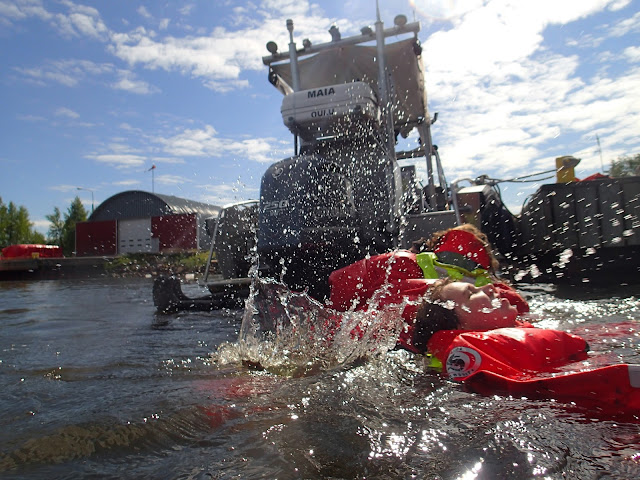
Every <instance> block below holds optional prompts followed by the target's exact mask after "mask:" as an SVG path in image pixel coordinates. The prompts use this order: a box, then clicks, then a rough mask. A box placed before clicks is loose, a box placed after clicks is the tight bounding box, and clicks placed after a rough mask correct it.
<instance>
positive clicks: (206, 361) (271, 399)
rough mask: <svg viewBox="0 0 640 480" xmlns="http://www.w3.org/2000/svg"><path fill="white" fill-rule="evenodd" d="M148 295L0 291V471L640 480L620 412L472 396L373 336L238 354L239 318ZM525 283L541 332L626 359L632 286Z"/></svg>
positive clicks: (81, 287) (634, 432)
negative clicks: (362, 341)
mask: <svg viewBox="0 0 640 480" xmlns="http://www.w3.org/2000/svg"><path fill="white" fill-rule="evenodd" d="M151 286H152V281H151V280H150V279H109V278H93V279H86V280H83V281H80V280H73V281H71V280H62V281H40V282H1V283H0V328H1V329H0V332H1V333H0V391H2V401H1V403H0V452H1V453H0V476H1V477H2V478H27V479H30V478H33V479H35V478H43V479H44V478H47V479H50V478H131V479H134V478H135V479H137V478H154V479H155V478H157V479H192V478H193V479H208V478H225V479H226V478H229V479H231V478H270V479H271V478H279V479H295V478H345V479H351V478H363V479H364V478H368V479H371V478H380V479H382V478H385V479H386V478H441V479H468V478H486V479H495V478H505V479H509V478H514V479H520V480H522V479H527V478H550V479H556V478H557V479H561V478H562V479H564V478H575V479H589V478H629V479H635V478H640V428H639V424H638V422H637V421H635V420H634V419H633V418H625V419H622V420H621V419H619V418H602V417H601V416H599V415H597V414H596V412H591V411H589V410H588V409H584V408H581V407H579V406H572V405H564V404H559V403H558V402H554V401H552V400H549V401H532V400H527V399H521V398H505V397H497V396H495V397H482V396H479V395H476V394H473V393H468V392H465V391H464V389H463V388H462V387H461V386H460V385H458V384H455V383H452V382H450V381H447V380H445V379H443V378H441V377H440V376H439V375H437V374H434V373H433V372H430V371H427V370H425V368H424V365H423V362H422V359H421V358H420V357H414V356H411V355H409V354H407V353H405V352H400V351H396V352H387V351H386V348H385V346H384V345H380V344H376V345H373V344H367V348H369V349H370V350H371V352H372V355H371V356H370V358H369V359H368V360H359V359H358V357H359V355H355V354H354V355H352V354H351V353H353V352H345V349H344V348H342V350H341V351H340V352H336V351H335V350H334V351H332V352H327V351H316V352H315V353H314V355H315V356H314V355H312V356H308V355H307V356H306V357H305V355H306V354H305V351H304V350H303V349H301V350H300V351H296V348H297V347H300V346H301V345H302V344H301V343H300V340H298V341H297V343H296V344H295V345H284V344H279V345H275V346H273V345H272V348H271V350H270V351H269V352H265V351H263V350H261V351H257V350H254V351H246V349H251V348H254V349H257V348H258V347H256V346H253V347H252V346H251V345H249V346H245V347H244V348H245V351H244V353H243V352H242V351H241V349H240V348H239V347H238V346H237V344H236V340H237V338H238V334H239V332H240V327H241V322H242V316H243V312H242V311H216V312H212V313H204V312H187V313H180V314H172V315H158V314H156V312H155V308H154V306H153V303H152V300H151ZM197 290H198V287H197V286H196V285H191V286H187V287H185V291H186V292H187V293H190V294H194V293H196V292H197ZM524 291H525V293H526V294H527V295H528V297H529V300H530V302H531V306H532V313H533V317H534V318H535V319H537V320H540V322H541V324H542V325H543V326H547V327H552V328H559V329H564V330H570V331H575V332H578V333H581V334H584V335H585V336H588V335H589V334H590V332H594V331H597V332H598V335H599V336H600V337H602V335H600V334H601V333H602V332H603V329H602V328H601V326H602V325H603V324H604V325H610V326H611V328H610V333H611V335H609V336H606V337H603V338H601V340H602V341H599V340H598V341H594V339H590V341H591V343H592V347H593V348H594V350H595V351H596V353H597V354H602V355H609V356H611V357H613V358H614V359H619V360H620V361H625V362H629V363H632V362H635V363H640V346H639V344H638V334H637V333H636V330H637V328H636V326H637V324H638V322H640V306H639V301H638V298H639V294H640V288H637V287H617V288H616V289H612V290H608V291H605V290H598V289H593V290H590V289H589V286H588V285H586V286H585V288H581V289H579V290H578V289H567V288H562V289H558V288H555V287H552V286H550V285H537V286H524ZM604 331H606V330H604ZM220 345H223V348H222V349H219V346H220ZM345 348H346V347H345ZM329 353H330V354H331V355H329ZM378 353H379V354H378ZM243 354H244V355H245V356H246V357H247V358H248V357H251V356H254V357H257V358H262V359H263V360H265V358H266V356H267V355H268V356H269V359H270V360H269V361H271V362H272V368H269V369H267V370H258V369H256V368H254V367H252V366H251V364H249V363H247V362H245V363H244V364H243V363H242V362H241V361H239V358H240V357H241V356H242V355H243ZM234 355H235V356H234ZM261 355H262V357H260V356H261ZM318 358H321V360H322V361H317V359H318ZM278 362H280V363H278ZM265 363H268V362H266V360H265Z"/></svg>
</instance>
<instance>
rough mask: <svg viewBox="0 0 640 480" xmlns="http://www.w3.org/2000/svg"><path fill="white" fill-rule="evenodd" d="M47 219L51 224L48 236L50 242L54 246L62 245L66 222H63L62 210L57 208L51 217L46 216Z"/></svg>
mask: <svg viewBox="0 0 640 480" xmlns="http://www.w3.org/2000/svg"><path fill="white" fill-rule="evenodd" d="M45 217H46V219H47V220H49V222H51V226H50V227H49V231H48V232H47V235H48V237H49V241H50V242H51V243H52V244H54V245H62V238H63V234H64V220H62V214H61V213H60V209H59V208H58V207H55V208H54V209H53V213H52V214H51V215H45Z"/></svg>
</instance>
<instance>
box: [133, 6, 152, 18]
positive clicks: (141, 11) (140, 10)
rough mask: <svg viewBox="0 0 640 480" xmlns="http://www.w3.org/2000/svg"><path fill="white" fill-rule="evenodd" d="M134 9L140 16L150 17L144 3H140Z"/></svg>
mask: <svg viewBox="0 0 640 480" xmlns="http://www.w3.org/2000/svg"><path fill="white" fill-rule="evenodd" d="M136 11H137V12H138V13H139V14H140V16H141V17H144V18H151V14H150V13H149V10H147V8H146V7H145V6H144V5H140V6H139V7H138V9H137V10H136Z"/></svg>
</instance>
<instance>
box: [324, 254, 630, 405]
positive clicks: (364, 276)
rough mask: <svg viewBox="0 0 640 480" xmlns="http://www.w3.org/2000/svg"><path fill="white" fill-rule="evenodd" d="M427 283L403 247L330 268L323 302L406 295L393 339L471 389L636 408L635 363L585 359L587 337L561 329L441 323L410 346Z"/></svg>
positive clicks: (377, 304)
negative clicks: (421, 343) (445, 326)
mask: <svg viewBox="0 0 640 480" xmlns="http://www.w3.org/2000/svg"><path fill="white" fill-rule="evenodd" d="M433 282H434V280H433V279H425V278H424V277H423V271H422V269H421V268H420V266H419V265H418V264H417V262H416V260H415V254H413V253H411V252H407V251H398V252H394V253H387V254H382V255H376V256H374V257H370V258H367V259H364V260H360V261H359V262H356V263H354V264H352V265H349V266H347V267H344V268H342V269H340V270H336V271H335V272H333V273H332V274H331V276H330V277H329V284H330V286H331V296H330V301H331V303H332V307H333V308H335V309H336V310H339V311H346V310H349V309H351V308H355V309H360V310H365V309H367V308H368V307H369V303H368V302H369V301H370V300H371V299H372V298H374V296H375V297H376V298H375V301H374V302H373V303H372V308H383V307H384V306H385V305H392V304H401V303H402V302H405V301H408V302H409V303H407V305H406V306H405V308H404V311H403V313H402V316H403V318H404V319H405V321H406V322H407V329H406V330H405V331H403V332H402V333H401V334H400V337H399V338H398V342H397V343H398V346H399V347H402V348H404V349H406V350H409V351H411V352H414V353H426V352H425V350H426V351H428V352H429V353H430V354H431V355H432V357H433V358H435V359H437V360H438V361H439V362H440V363H441V366H442V368H443V370H444V373H446V374H447V375H448V376H450V378H452V379H453V380H456V381H461V382H464V384H465V385H466V387H467V388H469V389H470V390H471V391H474V392H476V393H480V394H485V395H495V394H508V395H521V396H527V397H529V398H547V399H549V398H553V399H558V400H561V401H575V402H578V403H580V404H588V405H590V406H594V407H595V408H597V409H598V410H599V411H601V412H602V411H604V412H606V413H608V414H611V413H613V414H619V413H624V414H627V413H632V414H633V413H634V412H635V413H638V412H640V365H626V364H618V365H608V366H597V365H595V366H594V365H593V364H591V365H590V364H588V363H587V362H586V361H585V360H586V359H587V354H586V352H587V350H588V345H587V342H586V341H585V340H584V339H583V338H581V337H578V336H576V335H572V334H569V333H566V332H562V331H556V330H546V329H539V328H533V327H531V326H530V325H527V324H525V323H523V324H522V325H523V326H522V327H520V328H503V329H496V330H489V331H484V332H481V331H473V332H472V331H462V330H447V331H440V332H436V333H435V334H434V335H433V336H432V337H431V339H430V340H429V342H428V344H427V346H426V349H418V348H416V347H415V345H413V342H412V339H413V335H414V330H415V315H416V310H417V308H418V301H419V299H420V298H421V297H422V296H423V295H424V294H425V293H426V292H427V290H428V289H429V287H430V286H431V285H432V284H433ZM494 286H495V287H496V293H497V295H498V296H500V297H503V298H507V299H508V300H509V302H510V303H511V304H512V305H515V306H516V307H517V308H518V312H519V313H521V314H522V313H526V312H527V311H528V310H529V306H528V304H527V303H526V301H525V300H524V299H523V298H522V297H521V296H520V295H519V294H518V293H517V292H516V291H515V290H514V289H512V288H511V287H509V286H508V285H505V284H501V283H494ZM383 287H385V288H384V289H383ZM576 362H579V363H576ZM436 364H437V362H436Z"/></svg>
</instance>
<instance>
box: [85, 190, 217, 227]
mask: <svg viewBox="0 0 640 480" xmlns="http://www.w3.org/2000/svg"><path fill="white" fill-rule="evenodd" d="M220 210H221V208H220V207H219V206H216V205H209V204H208V203H202V202H196V201H194V200H188V199H186V198H180V197H174V196H173V195H162V194H159V193H150V192H144V191H142V190H129V191H126V192H121V193H117V194H115V195H113V196H112V197H109V198H107V199H106V200H105V201H104V202H102V203H101V204H100V205H98V207H97V208H96V209H95V211H94V212H93V213H92V214H91V216H90V217H89V221H91V222H96V221H102V220H124V219H130V218H148V217H159V216H162V215H178V214H187V213H197V214H200V215H203V216H206V217H217V216H218V214H219V213H220Z"/></svg>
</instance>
